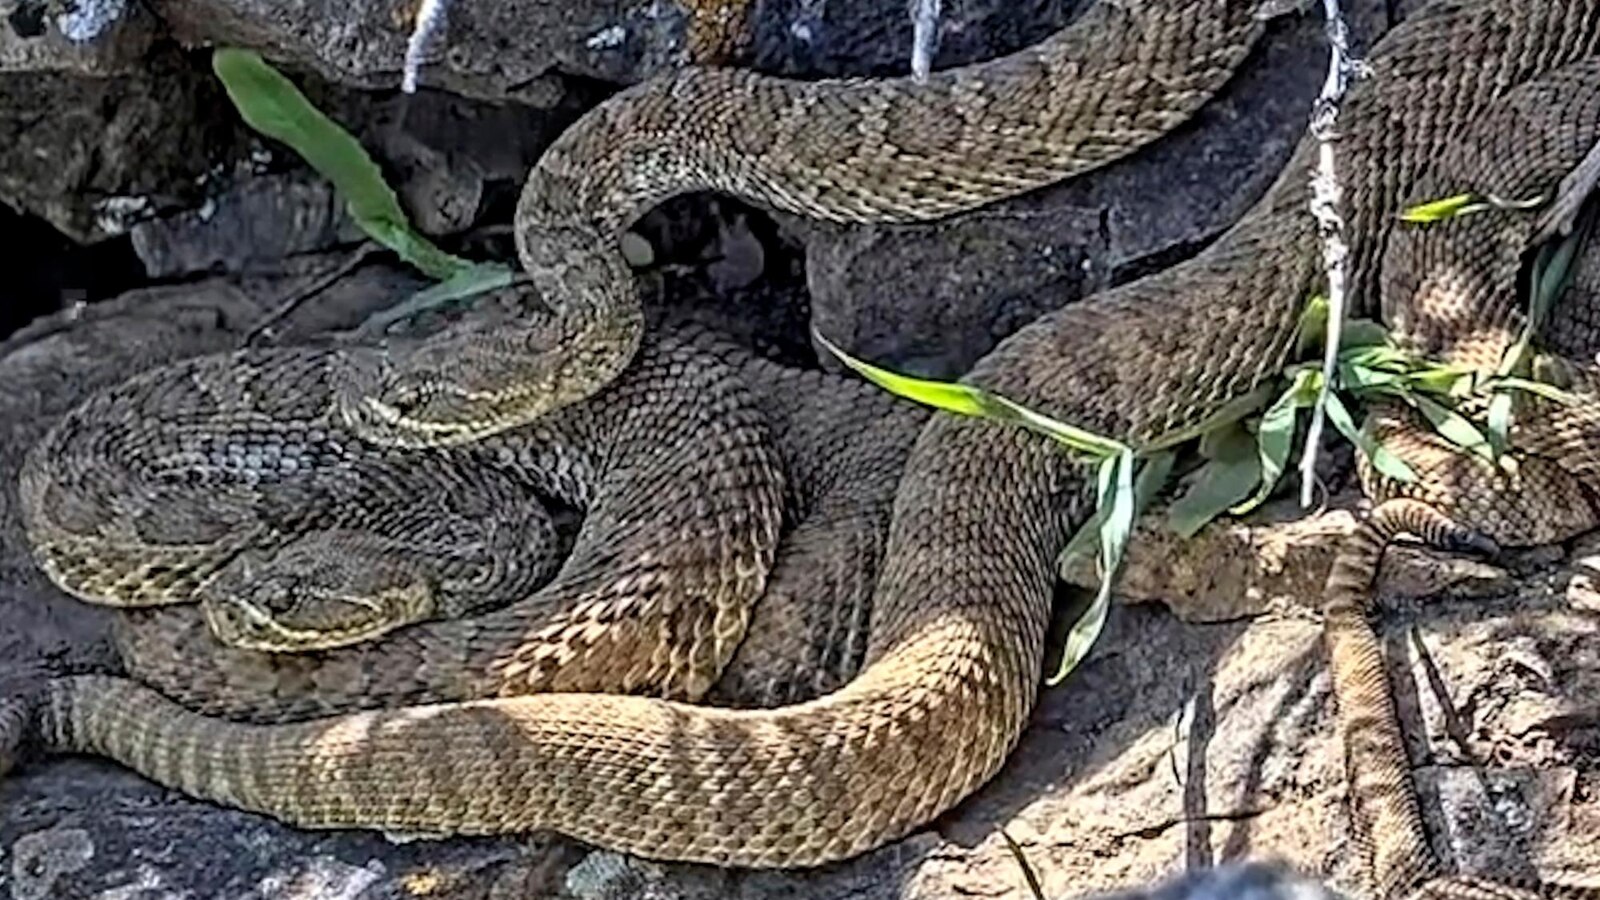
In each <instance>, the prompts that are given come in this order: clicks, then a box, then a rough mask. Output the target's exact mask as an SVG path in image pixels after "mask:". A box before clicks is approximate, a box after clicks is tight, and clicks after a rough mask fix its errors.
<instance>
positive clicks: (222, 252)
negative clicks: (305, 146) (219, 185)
mask: <svg viewBox="0 0 1600 900" xmlns="http://www.w3.org/2000/svg"><path fill="white" fill-rule="evenodd" d="M132 236H133V249H134V251H135V252H137V253H138V254H139V259H140V260H141V261H142V262H143V263H144V266H145V271H146V272H147V273H148V274H149V275H150V276H151V277H153V278H172V277H174V276H180V275H192V274H196V273H205V272H213V271H216V272H247V271H258V270H260V269H262V268H264V267H268V266H277V265H280V264H281V263H282V262H283V260H284V259H285V258H287V257H290V256H295V255H298V254H303V253H311V252H315V251H319V250H324V249H327V248H328V247H331V246H333V245H334V244H335V243H337V242H339V241H340V240H341V239H342V240H344V241H345V242H353V241H356V240H360V239H361V238H362V237H364V235H362V234H361V233H360V232H359V231H358V230H357V229H356V228H355V226H354V224H353V223H352V222H351V221H350V220H349V218H348V217H347V216H346V215H345V213H344V204H343V203H341V202H339V200H338V198H337V197H336V196H335V194H334V191H333V186H332V185H330V184H329V183H328V182H326V181H324V180H322V179H321V178H320V177H317V176H315V175H314V174H312V173H305V172H296V173H286V174H283V175H269V176H262V177H256V178H246V179H244V180H242V181H240V182H239V183H237V184H236V185H234V186H233V187H232V188H231V189H229V190H228V191H226V192H224V193H223V194H221V195H219V196H217V197H215V198H213V199H211V200H209V201H207V202H206V204H205V205H204V206H202V207H201V208H200V209H198V210H195V211H193V212H182V213H178V214H175V215H171V216H166V217H164V218H160V219H152V220H149V221H145V222H140V223H139V224H137V225H135V226H134V227H133V230H132Z"/></svg>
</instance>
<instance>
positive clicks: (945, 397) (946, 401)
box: [812, 329, 1131, 459]
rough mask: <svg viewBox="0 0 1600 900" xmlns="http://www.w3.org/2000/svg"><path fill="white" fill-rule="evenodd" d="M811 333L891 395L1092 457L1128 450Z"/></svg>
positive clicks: (995, 397)
mask: <svg viewBox="0 0 1600 900" xmlns="http://www.w3.org/2000/svg"><path fill="white" fill-rule="evenodd" d="M812 334H813V335H814V336H815V337H816V339H817V342H818V343H820V344H822V346H823V347H825V348H827V350H828V352H829V353H832V354H833V355H834V356H837V357H839V359H840V360H841V361H842V362H843V363H844V364H845V365H846V366H849V367H850V368H851V369H853V370H855V371H856V372H857V373H859V374H860V375H861V376H862V377H863V378H865V379H867V380H868V381H870V382H872V383H873V384H876V385H877V386H879V387H881V388H883V389H884V390H886V391H888V392H889V393H891V394H894V395H895V396H898V397H904V398H906V399H907V400H914V401H916V402H918V403H921V404H923V405H925V406H931V407H933V408H934V409H941V410H944V411H946V412H953V413H957V414H960V415H964V416H977V417H980V418H985V419H990V420H993V421H996V422H1005V423H1007V424H1011V425H1017V426H1020V427H1022V428H1026V429H1028V430H1029V431H1034V432H1037V433H1039V434H1043V435H1045V436H1046V437H1049V438H1052V439H1054V440H1055V441H1056V442H1057V443H1059V444H1062V445H1063V446H1065V447H1067V448H1068V449H1069V450H1073V451H1076V452H1078V453H1081V454H1084V455H1087V456H1089V457H1091V458H1094V459H1106V458H1109V457H1112V456H1116V455H1120V454H1122V453H1126V452H1131V451H1130V449H1129V448H1128V447H1127V445H1125V444H1123V443H1122V442H1121V441H1117V440H1113V439H1111V438H1107V437H1102V436H1100V435H1098V434H1095V433H1094V432H1091V431H1085V430H1084V429H1082V428H1077V427H1074V426H1072V425H1068V424H1066V423H1065V422H1059V421H1057V420H1055V419H1052V418H1050V417H1049V416H1045V415H1042V414H1040V413H1036V412H1034V411H1033V410H1031V409H1028V408H1027V407H1025V406H1023V405H1022V404H1020V403H1015V402H1013V401H1011V400H1007V399H1006V398H1005V397H1002V396H1000V395H999V394H991V393H989V392H988V391H985V390H983V389H982V388H977V387H973V386H971V385H967V384H960V383H957V382H948V381H933V380H931V379H926V378H913V377H911V376H910V375H900V374H898V373H895V372H891V371H889V370H888V369H883V368H879V367H878V366H874V365H872V364H871V363H868V362H864V361H862V360H859V359H856V358H855V357H853V356H851V355H850V354H848V353H846V352H844V351H843V350H841V349H840V348H839V347H837V346H835V345H834V344H833V342H832V341H830V340H828V339H827V338H825V337H823V336H822V334H821V333H820V332H818V331H816V330H815V329H813V330H812Z"/></svg>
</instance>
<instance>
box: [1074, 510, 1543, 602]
mask: <svg viewBox="0 0 1600 900" xmlns="http://www.w3.org/2000/svg"><path fill="white" fill-rule="evenodd" d="M1361 503H1362V498H1361V495H1360V493H1359V492H1358V491H1356V490H1355V489H1349V490H1346V491H1343V492H1341V493H1339V494H1336V495H1334V496H1333V497H1331V498H1329V500H1328V504H1327V511H1326V512H1324V513H1322V514H1320V515H1306V514H1305V513H1304V511H1302V510H1301V509H1300V508H1299V506H1298V503H1297V502H1296V501H1294V500H1292V499H1288V498H1286V499H1283V500H1278V501H1274V502H1271V503H1268V504H1266V505H1264V506H1262V507H1261V508H1260V509H1259V510H1257V511H1256V512H1255V513H1253V514H1251V515H1250V516H1249V517H1247V518H1245V519H1244V520H1237V519H1222V520H1218V521H1214V522H1212V523H1210V524H1208V525H1207V526H1205V527H1204V528H1202V529H1201V530H1200V531H1199V533H1197V534H1195V535H1194V536H1193V537H1190V538H1188V539H1184V538H1181V537H1179V536H1178V535H1177V533H1175V532H1173V531H1172V530H1171V529H1170V528H1168V527H1167V525H1166V523H1165V520H1164V518H1163V515H1164V511H1165V508H1164V507H1158V508H1156V509H1155V510H1153V511H1152V512H1150V513H1148V514H1146V515H1145V516H1143V517H1141V518H1140V519H1139V521H1138V522H1137V523H1136V524H1135V526H1134V537H1133V540H1132V543H1131V545H1130V547H1129V550H1128V555H1127V558H1126V560H1125V561H1124V563H1123V570H1122V572H1121V574H1120V575H1119V576H1118V578H1117V596H1118V597H1119V598H1121V599H1123V600H1126V601H1128V602H1133V603H1161V604H1164V605H1166V606H1168V607H1169V608H1170V609H1171V610H1172V612H1173V614H1174V615H1176V616H1177V617H1178V618H1180V619H1182V620H1184V621H1186V622H1226V621H1229V620H1233V619H1239V618H1243V617H1246V616H1255V615H1260V614H1262V613H1284V612H1287V611H1291V610H1296V609H1299V610H1302V611H1305V610H1309V611H1312V612H1315V611H1317V609H1318V604H1319V602H1320V600H1321V597H1322V594H1323V587H1324V585H1325V584H1326V582H1327V580H1328V571H1329V570H1330V569H1331V568H1332V567H1333V558H1334V555H1335V552H1336V551H1337V549H1338V542H1339V539H1340V538H1341V537H1342V536H1343V535H1345V534H1347V533H1349V531H1350V530H1351V529H1352V528H1353V527H1354V526H1355V516H1354V514H1353V511H1354V509H1355V508H1356V507H1357V506H1359V505H1360V504H1361ZM1061 577H1062V579H1063V580H1064V581H1066V582H1067V583H1068V584H1071V585H1075V586H1077V587H1079V588H1083V589H1085V590H1093V589H1094V588H1095V587H1096V586H1097V585H1098V584H1099V575H1098V573H1097V572H1096V568H1095V561H1094V560H1093V559H1092V558H1091V557H1089V556H1075V557H1073V558H1072V559H1070V560H1066V561H1064V563H1063V566H1062V571H1061ZM1378 585H1379V592H1380V594H1381V595H1382V596H1384V597H1386V598H1389V599H1390V600H1391V601H1405V600H1416V599H1418V598H1422V597H1451V598H1458V599H1464V598H1474V597H1486V596H1495V595H1502V594H1505V593H1507V592H1509V591H1511V590H1512V589H1514V588H1515V580H1514V579H1513V578H1512V576H1511V573H1509V572H1507V571H1506V570H1505V569H1503V568H1500V567H1499V566H1496V565H1492V564H1490V563H1488V562H1485V561H1483V560H1477V559H1472V558H1470V557H1465V556H1451V555H1446V554H1442V553H1434V552H1429V551H1427V550H1423V549H1421V548H1417V547H1411V546H1407V545H1404V544H1396V545H1394V546H1392V547H1391V548H1390V549H1389V550H1388V552H1387V553H1386V554H1385V555H1384V561H1383V565H1382V567H1381V568H1380V569H1379V573H1378Z"/></svg>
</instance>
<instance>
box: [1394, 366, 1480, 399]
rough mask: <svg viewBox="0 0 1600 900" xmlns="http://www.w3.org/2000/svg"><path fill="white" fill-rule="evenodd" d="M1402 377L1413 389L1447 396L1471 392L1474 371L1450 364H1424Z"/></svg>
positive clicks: (1459, 395)
mask: <svg viewBox="0 0 1600 900" xmlns="http://www.w3.org/2000/svg"><path fill="white" fill-rule="evenodd" d="M1402 377H1403V378H1404V379H1405V384H1406V386H1407V387H1408V388H1410V389H1411V390H1413V391H1421V392H1424V393H1428V394H1440V395H1443V396H1448V397H1465V396H1467V395H1468V394H1470V393H1472V390H1473V387H1474V384H1473V383H1474V381H1476V375H1475V374H1474V373H1472V372H1469V371H1466V370H1463V369H1457V368H1454V367H1451V366H1425V367H1422V368H1419V369H1417V370H1415V371H1412V372H1407V373H1406V374H1405V375H1404V376H1402Z"/></svg>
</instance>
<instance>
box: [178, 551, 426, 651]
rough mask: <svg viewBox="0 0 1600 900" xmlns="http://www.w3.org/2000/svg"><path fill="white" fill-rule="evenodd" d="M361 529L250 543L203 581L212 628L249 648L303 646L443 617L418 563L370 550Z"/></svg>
mask: <svg viewBox="0 0 1600 900" xmlns="http://www.w3.org/2000/svg"><path fill="white" fill-rule="evenodd" d="M362 544H363V542H362V540H361V539H360V538H359V537H357V538H356V539H353V540H341V539H340V535H339V534H338V533H336V532H334V533H317V534H315V535H310V536H307V537H305V538H302V539H300V540H298V541H296V542H294V543H291V544H290V545H288V546H286V547H283V548H281V549H279V550H277V551H275V552H262V551H254V550H250V551H245V552H243V553H240V554H239V555H238V556H236V557H235V558H234V559H233V560H232V561H231V562H230V563H229V564H228V565H227V566H225V567H224V568H223V569H222V570H221V571H220V572H218V573H217V575H216V577H214V578H212V579H211V580H210V581H208V582H207V583H206V584H205V585H204V586H202V588H201V589H200V608H201V610H202V611H203V612H204V613H205V618H206V623H207V624H208V625H209V626H210V628H211V631H212V633H213V634H215V635H216V636H217V639H218V640H220V641H222V642H223V643H224V644H228V645H230V646H234V647H239V648H242V649H246V650H259V651H265V652H271V653H296V652H304V651H307V650H327V649H331V648H335V647H344V646H348V645H350V644H357V643H361V642H363V641H370V640H373V639H375V638H377V637H380V636H382V635H384V634H387V633H388V632H390V631H393V630H395V629H396V628H401V627H403V626H406V625H410V624H413V623H416V622H422V621H426V620H428V619H432V618H436V616H437V609H438V602H437V593H436V591H435V589H434V586H433V584H432V583H431V582H430V580H429V579H427V578H426V577H424V576H423V575H422V574H421V573H420V572H419V571H418V570H417V569H416V568H414V567H410V566H407V565H405V564H404V562H403V561H401V560H396V559H394V558H392V557H387V556H384V557H377V558H375V557H374V554H372V553H370V552H363V546H362Z"/></svg>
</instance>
